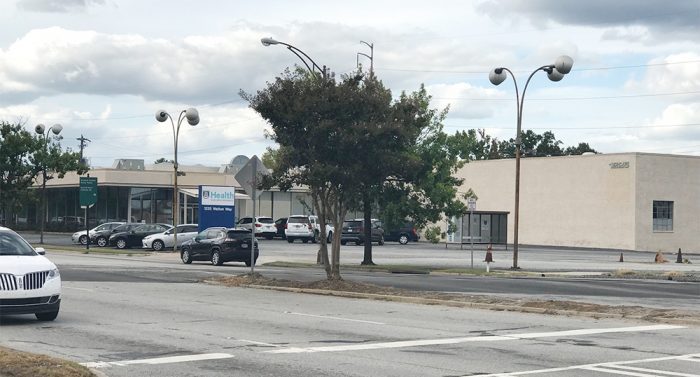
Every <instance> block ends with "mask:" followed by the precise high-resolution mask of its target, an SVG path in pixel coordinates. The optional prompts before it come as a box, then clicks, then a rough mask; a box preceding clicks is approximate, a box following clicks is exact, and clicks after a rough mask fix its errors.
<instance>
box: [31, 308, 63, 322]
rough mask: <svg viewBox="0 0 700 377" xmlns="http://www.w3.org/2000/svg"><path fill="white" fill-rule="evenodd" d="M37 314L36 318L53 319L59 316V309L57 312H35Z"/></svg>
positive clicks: (41, 319) (42, 319)
mask: <svg viewBox="0 0 700 377" xmlns="http://www.w3.org/2000/svg"><path fill="white" fill-rule="evenodd" d="M34 315H35V316H36V319H38V320H40V321H53V320H54V319H56V317H58V310H56V311H55V312H47V313H34Z"/></svg>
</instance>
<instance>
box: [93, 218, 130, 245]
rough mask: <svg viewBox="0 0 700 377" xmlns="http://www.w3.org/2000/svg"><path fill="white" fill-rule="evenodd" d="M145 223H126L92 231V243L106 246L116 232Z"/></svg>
mask: <svg viewBox="0 0 700 377" xmlns="http://www.w3.org/2000/svg"><path fill="white" fill-rule="evenodd" d="M141 225H143V224H142V223H124V224H122V225H119V226H117V227H116V228H114V229H112V230H109V229H104V230H100V231H99V232H95V233H90V243H93V244H96V245H97V246H99V247H105V246H107V245H108V244H109V237H110V236H111V235H112V234H115V233H121V232H126V231H129V230H132V229H134V228H136V227H139V226H141Z"/></svg>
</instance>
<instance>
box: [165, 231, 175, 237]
mask: <svg viewBox="0 0 700 377" xmlns="http://www.w3.org/2000/svg"><path fill="white" fill-rule="evenodd" d="M163 234H165V235H166V236H169V235H171V234H173V231H172V230H166V231H165V233H163Z"/></svg>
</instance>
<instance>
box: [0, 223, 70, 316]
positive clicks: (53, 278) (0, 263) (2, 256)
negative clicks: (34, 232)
mask: <svg viewBox="0 0 700 377" xmlns="http://www.w3.org/2000/svg"><path fill="white" fill-rule="evenodd" d="M44 254H45V252H44V249H42V248H37V249H36V250H35V249H34V248H33V247H32V246H31V245H30V244H29V243H28V242H27V241H25V240H24V238H22V237H21V236H20V235H19V234H17V233H15V232H13V231H12V230H10V229H8V228H3V227H0V315H5V314H34V315H35V316H36V318H37V319H39V320H40V321H53V320H54V319H56V317H57V316H58V310H59V308H60V306H61V275H60V274H59V272H58V268H56V265H55V264H53V263H51V261H49V260H48V259H46V258H45V257H44Z"/></svg>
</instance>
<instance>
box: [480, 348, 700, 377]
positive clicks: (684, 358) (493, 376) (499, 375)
mask: <svg viewBox="0 0 700 377" xmlns="http://www.w3.org/2000/svg"><path fill="white" fill-rule="evenodd" d="M694 357H700V353H696V354H690V355H680V356H665V357H655V358H652V359H639V360H627V361H613V362H604V363H596V364H582V365H572V366H569V367H560V368H548V369H538V370H526V371H522V372H506V373H495V374H485V375H483V376H481V377H509V376H524V375H528V374H544V373H554V372H564V371H569V370H575V369H586V368H595V367H608V368H615V367H620V366H622V365H627V364H637V363H651V362H655V361H668V360H682V361H695V360H694V359H693V358H694ZM666 373H668V372H666Z"/></svg>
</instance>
